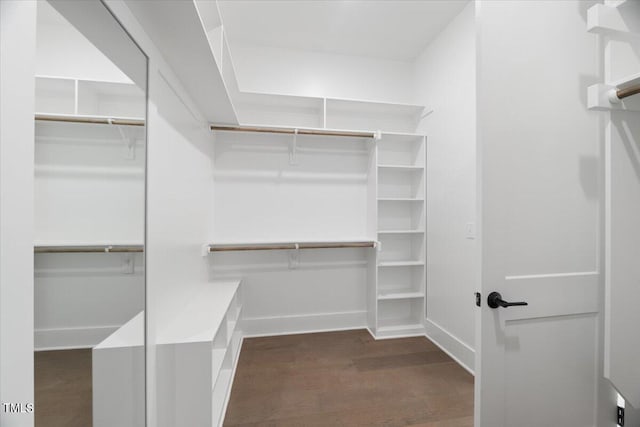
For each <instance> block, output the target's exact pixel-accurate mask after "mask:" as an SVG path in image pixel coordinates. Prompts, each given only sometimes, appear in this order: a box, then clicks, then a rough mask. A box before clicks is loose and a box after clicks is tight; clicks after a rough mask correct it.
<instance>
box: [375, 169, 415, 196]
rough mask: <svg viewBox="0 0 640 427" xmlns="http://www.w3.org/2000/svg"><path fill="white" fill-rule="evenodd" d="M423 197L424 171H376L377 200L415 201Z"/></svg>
mask: <svg viewBox="0 0 640 427" xmlns="http://www.w3.org/2000/svg"><path fill="white" fill-rule="evenodd" d="M423 197H424V169H421V168H420V169H390V168H381V169H380V170H378V198H379V199H381V200H384V199H394V198H403V199H416V200H421V199H422V198H423Z"/></svg>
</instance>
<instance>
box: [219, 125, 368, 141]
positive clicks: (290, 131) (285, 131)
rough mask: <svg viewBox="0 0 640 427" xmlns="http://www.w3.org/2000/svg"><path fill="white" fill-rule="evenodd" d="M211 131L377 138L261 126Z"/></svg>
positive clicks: (220, 128)
mask: <svg viewBox="0 0 640 427" xmlns="http://www.w3.org/2000/svg"><path fill="white" fill-rule="evenodd" d="M211 130H215V131H223V132H256V133H278V134H286V135H296V134H297V135H318V136H344V137H355V138H376V137H377V134H376V133H375V132H357V131H350V130H348V131H342V130H325V129H308V128H307V129H305V128H282V127H278V128H275V127H273V128H272V127H259V126H227V125H211Z"/></svg>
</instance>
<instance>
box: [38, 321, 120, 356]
mask: <svg viewBox="0 0 640 427" xmlns="http://www.w3.org/2000/svg"><path fill="white" fill-rule="evenodd" d="M119 327H120V326H113V325H109V326H90V327H81V328H52V329H36V330H35V331H34V350H35V351H45V350H69V349H78V348H93V347H95V346H96V345H98V344H99V343H100V342H102V341H103V340H104V339H105V338H107V337H108V336H109V335H111V334H112V333H114V332H115V331H117V330H118V328H119Z"/></svg>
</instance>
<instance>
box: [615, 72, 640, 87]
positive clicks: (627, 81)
mask: <svg viewBox="0 0 640 427" xmlns="http://www.w3.org/2000/svg"><path fill="white" fill-rule="evenodd" d="M637 85H640V72H638V73H635V74H632V75H630V76H626V77H625V78H622V79H618V80H616V81H614V82H612V83H611V86H615V87H616V88H618V89H627V88H629V87H631V86H637Z"/></svg>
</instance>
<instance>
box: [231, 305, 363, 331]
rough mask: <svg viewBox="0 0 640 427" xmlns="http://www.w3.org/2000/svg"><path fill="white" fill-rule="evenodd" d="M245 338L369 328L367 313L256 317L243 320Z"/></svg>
mask: <svg viewBox="0 0 640 427" xmlns="http://www.w3.org/2000/svg"><path fill="white" fill-rule="evenodd" d="M242 322H243V324H242V330H243V331H244V337H245V338H252V337H261V336H276V335H292V334H307V333H314V332H332V331H344V330H350V329H366V328H367V312H366V310H363V311H348V312H340V313H319V314H306V315H294V316H273V317H254V318H244V319H243V320H242Z"/></svg>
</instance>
